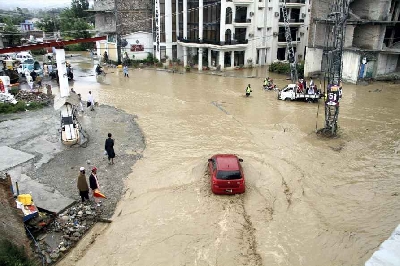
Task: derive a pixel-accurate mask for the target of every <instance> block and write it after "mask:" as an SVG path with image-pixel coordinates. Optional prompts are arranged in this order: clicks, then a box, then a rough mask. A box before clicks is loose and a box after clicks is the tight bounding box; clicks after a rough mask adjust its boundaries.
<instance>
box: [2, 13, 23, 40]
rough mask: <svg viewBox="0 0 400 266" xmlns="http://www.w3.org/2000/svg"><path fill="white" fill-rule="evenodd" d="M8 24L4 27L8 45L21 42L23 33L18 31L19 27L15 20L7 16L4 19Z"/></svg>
mask: <svg viewBox="0 0 400 266" xmlns="http://www.w3.org/2000/svg"><path fill="white" fill-rule="evenodd" d="M4 23H5V24H6V25H5V27H4V31H3V35H4V38H5V39H6V41H7V43H8V46H9V47H13V46H16V45H18V44H19V43H20V40H21V33H20V32H19V31H18V28H17V27H16V26H15V25H14V23H13V20H12V19H11V18H6V19H5V20H4Z"/></svg>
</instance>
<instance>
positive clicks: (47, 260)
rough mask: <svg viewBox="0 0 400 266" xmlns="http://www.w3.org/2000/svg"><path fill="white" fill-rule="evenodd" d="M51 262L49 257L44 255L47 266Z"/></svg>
mask: <svg viewBox="0 0 400 266" xmlns="http://www.w3.org/2000/svg"><path fill="white" fill-rule="evenodd" d="M52 262H53V261H52V259H51V258H50V256H49V255H46V263H47V264H51V263H52Z"/></svg>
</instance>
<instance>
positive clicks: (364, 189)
mask: <svg viewBox="0 0 400 266" xmlns="http://www.w3.org/2000/svg"><path fill="white" fill-rule="evenodd" d="M72 62H73V64H75V65H74V66H75V67H83V68H90V69H88V70H86V71H84V72H82V73H80V74H77V73H78V72H76V74H75V76H76V81H75V84H74V88H75V90H77V91H78V92H80V93H82V95H83V98H84V99H85V96H86V94H87V93H86V92H87V91H88V90H89V89H90V90H92V91H93V93H94V96H95V99H96V101H99V103H100V104H108V105H112V106H115V107H117V108H120V109H123V110H124V111H126V112H128V113H131V114H136V115H137V116H138V119H137V122H138V123H139V125H140V126H141V128H142V130H143V132H144V134H145V137H146V150H145V151H144V154H143V158H142V159H141V160H140V161H139V162H137V163H136V164H135V165H134V167H133V169H132V170H133V172H132V173H131V174H130V175H129V176H128V177H127V179H126V181H125V185H126V193H125V195H124V196H123V197H122V200H121V201H120V203H119V204H118V206H117V209H116V211H115V214H114V216H113V218H112V220H113V222H112V223H111V224H110V225H109V226H108V228H107V229H106V230H105V231H103V233H101V234H100V235H99V236H97V238H96V240H95V241H94V243H93V244H92V245H91V246H89V247H88V248H87V250H85V252H82V254H81V255H80V257H79V260H78V261H76V262H73V263H72V262H71V264H74V265H98V266H99V265H164V266H165V265H363V264H364V262H365V261H366V260H367V259H368V258H369V257H370V256H371V255H372V253H373V252H374V251H375V250H376V249H377V247H378V246H379V245H380V243H381V242H382V241H383V240H385V239H386V238H387V237H388V236H389V235H390V233H391V232H392V231H393V229H394V228H395V227H396V226H397V225H398V224H399V223H400V204H399V200H400V142H399V136H400V107H399V105H400V86H399V85H390V84H385V83H375V84H373V85H369V86H354V85H348V84H346V85H345V86H344V92H343V95H344V96H343V99H342V101H341V108H340V115H339V126H340V129H339V134H340V135H339V137H338V138H336V139H324V138H319V137H317V136H316V134H315V129H316V127H317V128H321V127H322V126H323V119H324V117H323V105H322V104H321V105H320V106H319V115H318V116H317V112H318V104H309V103H303V102H285V101H278V100H277V95H276V93H275V92H269V91H263V90H262V88H261V84H262V79H261V78H258V77H256V78H245V77H249V76H254V75H256V76H264V75H267V73H266V70H265V69H264V70H263V69H261V70H260V69H259V70H242V71H236V72H227V75H231V74H232V75H233V74H234V75H237V76H239V77H221V76H215V75H205V74H201V75H199V74H194V73H186V74H172V73H167V72H164V71H154V70H144V69H130V71H129V76H130V78H124V77H123V73H122V72H119V71H118V70H117V69H108V70H107V72H108V75H107V76H106V77H100V78H97V80H96V77H95V76H93V75H92V74H93V69H94V66H93V65H92V64H91V63H90V61H89V62H88V63H79V64H78V63H77V62H74V61H73V60H72ZM262 72H264V73H262ZM271 76H272V77H273V78H274V80H275V82H276V83H277V84H278V87H280V88H282V87H283V86H284V85H285V84H286V83H287V81H286V80H285V77H284V76H276V75H275V76H274V75H272V74H271ZM248 83H250V84H251V85H252V88H253V93H252V95H251V97H249V98H245V97H244V92H245V87H246V85H247V84H248ZM316 83H317V84H319V81H316ZM321 103H322V102H321ZM111 131H112V129H111ZM114 137H115V138H116V139H118V136H114ZM216 153H235V154H238V155H239V156H240V157H241V158H243V159H244V162H243V167H244V173H245V177H246V193H245V194H243V195H236V196H217V195H213V194H212V193H211V191H210V183H209V177H208V175H207V173H206V164H207V159H208V158H209V157H211V156H212V155H213V154H216ZM118 163H119V162H118V160H116V167H115V169H118ZM121 167H123V166H121ZM64 262H65V261H64Z"/></svg>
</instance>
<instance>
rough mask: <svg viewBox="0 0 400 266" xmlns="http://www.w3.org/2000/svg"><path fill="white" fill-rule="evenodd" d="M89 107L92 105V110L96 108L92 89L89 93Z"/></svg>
mask: <svg viewBox="0 0 400 266" xmlns="http://www.w3.org/2000/svg"><path fill="white" fill-rule="evenodd" d="M87 107H88V108H89V107H90V110H91V111H93V110H94V98H93V95H92V92H91V91H89V94H88V98H87Z"/></svg>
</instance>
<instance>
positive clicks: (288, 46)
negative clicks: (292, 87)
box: [281, 0, 298, 84]
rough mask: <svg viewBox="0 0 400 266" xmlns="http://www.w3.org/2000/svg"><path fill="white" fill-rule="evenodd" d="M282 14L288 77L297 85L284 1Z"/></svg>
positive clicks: (295, 66) (295, 63)
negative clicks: (288, 66)
mask: <svg viewBox="0 0 400 266" xmlns="http://www.w3.org/2000/svg"><path fill="white" fill-rule="evenodd" d="M281 8H282V14H283V22H284V24H285V38H286V47H287V49H286V50H287V53H288V60H289V64H290V77H291V79H292V82H293V83H294V84H296V83H297V81H298V73H297V62H296V56H295V53H294V49H293V44H292V33H291V31H290V27H289V18H288V14H287V9H286V0H285V1H284V2H283V3H282V6H281Z"/></svg>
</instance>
